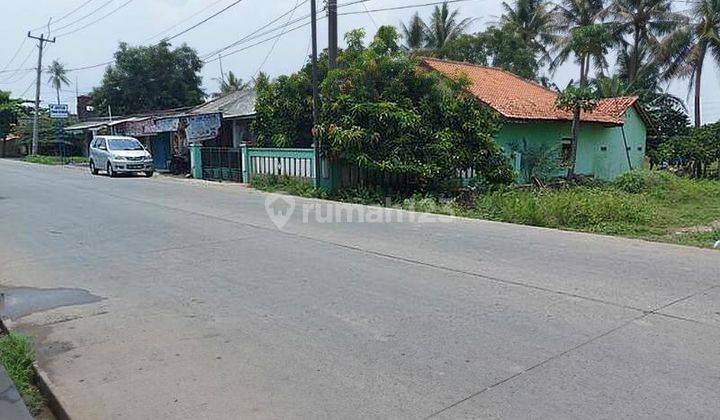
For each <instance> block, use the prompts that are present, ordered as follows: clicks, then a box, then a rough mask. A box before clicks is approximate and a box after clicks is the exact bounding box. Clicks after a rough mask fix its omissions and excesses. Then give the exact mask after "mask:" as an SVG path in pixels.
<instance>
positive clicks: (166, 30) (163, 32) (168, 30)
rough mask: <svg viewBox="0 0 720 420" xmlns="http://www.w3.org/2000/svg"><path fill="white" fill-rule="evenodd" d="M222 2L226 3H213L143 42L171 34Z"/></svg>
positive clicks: (218, 1) (219, 0) (220, 0)
mask: <svg viewBox="0 0 720 420" xmlns="http://www.w3.org/2000/svg"><path fill="white" fill-rule="evenodd" d="M222 1H224V0H217V1H215V2H213V3H211V4H210V5H208V6H205V7H203V8H202V9H201V10H199V11H197V12H195V13H193V14H192V15H190V16H188V17H186V18H185V19H182V20H180V21H179V22H177V23H175V24H174V25H172V26H170V27H169V28H166V29H164V30H162V31H160V32H158V33H156V34H155V35H153V36H151V37H149V38H146V39H145V40H144V41H143V42H147V41H150V40H151V39H155V38H157V37H158V36H160V35H163V34H166V33H168V32H170V31H171V30H173V29H175V28H177V27H178V26H180V25H182V24H183V23H185V22H187V21H189V20H190V19H192V18H194V17H196V16H198V15H200V14H202V13H203V12H205V11H206V10H209V9H211V8H213V7H214V6H216V5H217V4H218V3H220V2H222Z"/></svg>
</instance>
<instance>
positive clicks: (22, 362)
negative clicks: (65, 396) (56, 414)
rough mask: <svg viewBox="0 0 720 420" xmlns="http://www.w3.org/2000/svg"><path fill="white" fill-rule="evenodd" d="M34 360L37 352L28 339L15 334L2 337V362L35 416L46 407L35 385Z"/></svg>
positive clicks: (0, 356)
mask: <svg viewBox="0 0 720 420" xmlns="http://www.w3.org/2000/svg"><path fill="white" fill-rule="evenodd" d="M34 360H35V352H34V351H33V348H32V345H31V343H30V339H29V338H28V337H26V336H24V335H22V334H18V333H15V332H10V333H8V334H5V335H3V336H1V337H0V362H1V363H2V364H3V366H4V367H5V371H7V373H8V375H9V376H10V379H12V381H13V382H14V383H15V387H16V388H17V390H18V392H20V395H22V397H23V400H24V401H25V405H27V407H28V410H29V411H30V413H31V414H33V415H35V414H37V413H39V412H40V410H41V409H42V407H43V405H44V400H43V396H42V394H41V393H40V391H39V390H38V388H37V386H35V384H34V383H33V380H34V377H35V372H34V370H33V367H32V364H33V361H34Z"/></svg>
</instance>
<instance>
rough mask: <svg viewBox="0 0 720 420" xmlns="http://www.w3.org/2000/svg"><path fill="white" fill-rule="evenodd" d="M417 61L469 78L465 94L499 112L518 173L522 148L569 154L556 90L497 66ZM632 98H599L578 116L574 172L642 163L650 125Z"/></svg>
mask: <svg viewBox="0 0 720 420" xmlns="http://www.w3.org/2000/svg"><path fill="white" fill-rule="evenodd" d="M422 64H423V66H425V67H426V68H427V69H430V70H432V71H438V72H440V73H442V74H443V75H445V76H447V77H451V78H457V77H466V78H467V79H468V80H469V82H470V84H469V86H468V88H467V89H468V91H469V93H471V94H472V95H474V96H475V97H477V98H478V100H479V101H481V102H483V103H484V104H486V105H487V106H489V107H490V108H492V109H494V110H495V111H496V112H497V113H498V114H499V115H500V116H501V118H502V120H503V128H502V129H501V131H500V133H499V134H498V136H497V142H498V143H499V144H500V146H501V147H502V148H503V149H504V150H505V151H506V152H507V153H508V156H510V158H511V159H512V163H513V166H514V168H515V169H516V170H517V171H518V172H519V173H522V172H523V171H522V168H523V156H522V155H523V153H522V151H523V150H528V148H531V147H538V146H539V145H547V146H548V147H549V148H552V149H553V150H556V151H557V153H558V154H560V155H561V156H562V157H564V158H568V157H569V155H570V135H571V127H572V113H570V112H566V111H562V110H560V109H558V108H557V107H556V106H555V100H556V98H557V93H556V92H555V91H553V90H551V89H548V88H546V87H544V86H541V85H539V84H537V83H535V82H532V81H529V80H526V79H523V78H521V77H519V76H516V75H514V74H512V73H510V72H508V71H505V70H502V69H498V68H493V67H484V66H476V65H471V64H467V63H459V62H454V61H446V60H437V59H430V58H425V59H423V61H422ZM637 100H638V98H637V97H618V98H607V99H602V100H600V101H599V103H598V106H597V108H596V109H595V110H594V111H593V112H587V113H583V114H582V115H581V125H580V132H579V135H578V150H577V163H576V172H577V173H578V174H584V175H592V176H594V177H595V178H598V179H603V180H612V179H614V178H616V177H618V176H619V175H622V174H623V173H625V172H627V171H629V170H632V169H635V168H639V167H641V166H642V165H643V162H644V160H645V147H646V140H647V135H648V132H649V131H652V123H651V120H650V118H649V117H648V115H647V114H646V113H645V112H644V111H643V110H642V109H641V108H640V107H639V106H638V104H637ZM519 181H524V180H519Z"/></svg>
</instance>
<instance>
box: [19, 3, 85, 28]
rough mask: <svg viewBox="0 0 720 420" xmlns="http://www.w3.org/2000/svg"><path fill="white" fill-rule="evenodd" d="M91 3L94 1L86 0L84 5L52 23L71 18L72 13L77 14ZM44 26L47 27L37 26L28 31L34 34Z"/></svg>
mask: <svg viewBox="0 0 720 420" xmlns="http://www.w3.org/2000/svg"><path fill="white" fill-rule="evenodd" d="M93 1H95V0H87V1H86V2H85V3H83V4H81V5H80V6H78V7H76V8H74V9H73V10H71V11H69V12H68V13H65V14H64V15H62V16H60V18H59V19H57V20H55V22H54V23H58V22H61V21H63V20H65V19H66V18H67V17H69V16H71V15H72V14H73V13H75V12H77V11H78V10H80V9H82V8H83V7H85V6H87V5H88V4H90V3H91V2H93ZM46 26H48V25H41V26H38V27H37V28H32V29H30V31H31V32H34V31H37V30H38V29H43V28H45V27H46Z"/></svg>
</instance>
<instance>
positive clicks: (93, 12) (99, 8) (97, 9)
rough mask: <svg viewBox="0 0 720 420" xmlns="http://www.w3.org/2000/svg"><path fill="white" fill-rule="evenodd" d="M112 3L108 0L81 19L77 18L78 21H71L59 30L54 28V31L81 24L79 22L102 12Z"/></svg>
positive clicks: (112, 0) (111, 0)
mask: <svg viewBox="0 0 720 420" xmlns="http://www.w3.org/2000/svg"><path fill="white" fill-rule="evenodd" d="M114 1H115V0H108V1H106V2H105V3H103V4H101V5H100V7H97V8H95V9H94V10H93V11H92V12H90V13H88V14H86V15H84V16H83V17H81V18H79V19H75V20H73V21H72V22H70V23H68V24H67V25H63V26H61V27H59V28H55V30H56V31H62V30H63V29H65V28H69V27H71V26H73V25H74V24H76V23H78V22H81V21H83V20H84V19H86V18H89V17H90V16H92V15H94V14H95V13H97V12H99V11H100V10H102V9H104V8H105V7H107V6H109V5H110V3H112V2H114Z"/></svg>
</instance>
